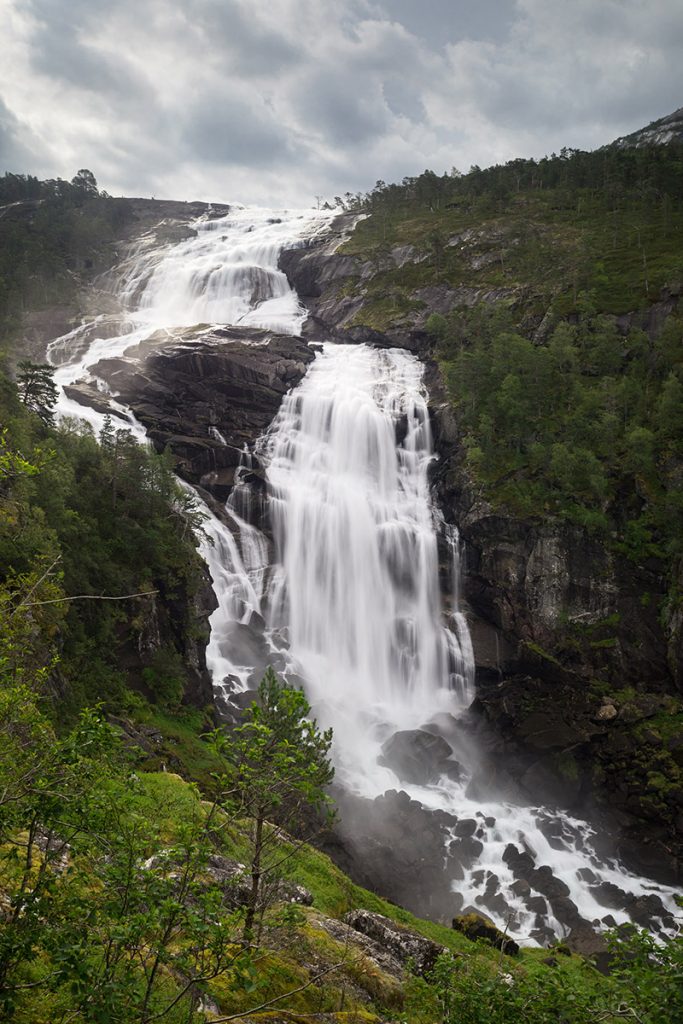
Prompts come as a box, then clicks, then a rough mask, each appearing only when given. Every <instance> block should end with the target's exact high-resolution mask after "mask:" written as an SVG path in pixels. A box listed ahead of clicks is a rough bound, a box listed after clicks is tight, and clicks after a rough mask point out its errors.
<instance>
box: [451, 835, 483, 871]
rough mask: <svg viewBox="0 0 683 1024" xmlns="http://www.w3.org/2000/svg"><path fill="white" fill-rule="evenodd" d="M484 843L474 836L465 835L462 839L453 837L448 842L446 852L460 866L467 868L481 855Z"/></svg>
mask: <svg viewBox="0 0 683 1024" xmlns="http://www.w3.org/2000/svg"><path fill="white" fill-rule="evenodd" d="M483 849H484V844H483V843H482V842H481V841H480V840H479V839H475V838H474V836H466V837H465V838H464V839H453V840H452V841H451V842H450V843H449V844H448V852H449V854H450V856H451V857H452V858H453V860H455V862H456V863H457V864H459V865H461V866H462V867H466V868H469V867H471V866H472V864H474V863H475V861H476V860H477V859H478V858H479V857H480V856H481V854H482V852H483Z"/></svg>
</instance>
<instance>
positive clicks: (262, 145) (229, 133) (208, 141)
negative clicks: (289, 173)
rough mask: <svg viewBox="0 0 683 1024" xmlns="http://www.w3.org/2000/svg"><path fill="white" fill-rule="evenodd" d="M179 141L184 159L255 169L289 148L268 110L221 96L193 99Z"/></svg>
mask: <svg viewBox="0 0 683 1024" xmlns="http://www.w3.org/2000/svg"><path fill="white" fill-rule="evenodd" d="M182 141H183V146H184V150H185V156H186V158H188V159H193V160H198V159H199V160H202V159H203V160H209V161H211V162H212V163H217V164H226V165H233V164H241V165H242V166H245V167H255V168H256V167H261V166H263V165H267V164H270V163H272V162H274V161H279V160H282V159H283V158H285V157H286V155H287V153H288V150H289V139H288V135H287V132H286V131H285V130H284V129H283V128H282V126H281V125H280V124H278V123H277V121H276V120H275V118H274V117H273V115H272V112H270V111H268V110H267V108H261V109H258V107H256V106H255V105H249V104H248V103H247V102H246V101H242V102H239V101H237V100H236V99H234V98H232V97H230V96H221V95H218V96H211V97H208V96H207V97H204V98H202V99H201V100H199V101H195V103H194V104H193V106H192V108H191V110H190V111H189V112H188V113H187V114H186V115H185V116H184V117H183V130H182Z"/></svg>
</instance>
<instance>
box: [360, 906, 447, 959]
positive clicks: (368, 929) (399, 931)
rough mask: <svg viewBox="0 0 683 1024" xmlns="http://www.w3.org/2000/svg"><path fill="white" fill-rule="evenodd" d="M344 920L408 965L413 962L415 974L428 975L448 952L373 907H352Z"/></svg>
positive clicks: (443, 947)
mask: <svg viewBox="0 0 683 1024" xmlns="http://www.w3.org/2000/svg"><path fill="white" fill-rule="evenodd" d="M344 921H345V922H346V923H347V924H349V925H351V927H352V928H354V929H355V930H356V931H357V932H360V933H361V934H362V935H366V936H367V937H368V938H370V939H372V940H373V941H374V942H376V943H377V944H378V945H379V946H381V947H382V948H383V949H386V950H387V951H388V952H389V953H390V954H391V955H392V956H394V957H395V958H396V959H397V960H398V961H399V962H400V963H402V964H404V965H405V964H407V963H408V961H411V963H412V964H413V965H414V971H415V973H416V974H422V975H423V974H428V973H429V971H431V970H432V968H433V967H434V964H435V963H436V961H437V958H438V957H439V956H440V955H441V954H442V953H447V952H448V950H447V949H446V947H445V946H439V945H438V943H436V942H432V940H431V939H426V938H425V937H424V936H423V935H419V934H418V933H417V932H413V931H410V930H409V929H408V928H402V927H401V926H400V925H398V924H396V922H395V921H391V920H390V919H389V918H388V917H383V916H382V915H381V914H375V913H373V912H372V911H370V910H351V911H349V913H348V914H346V915H345V916H344Z"/></svg>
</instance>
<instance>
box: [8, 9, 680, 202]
mask: <svg viewBox="0 0 683 1024" xmlns="http://www.w3.org/2000/svg"><path fill="white" fill-rule="evenodd" d="M0 16H1V20H0V31H1V35H0V39H1V40H2V41H1V43H0V46H1V54H2V58H1V59H0V170H12V171H28V172H31V173H34V174H38V175H39V176H41V177H55V176H61V177H68V178H70V177H72V176H73V174H74V173H75V171H76V170H77V169H78V168H80V167H89V168H91V169H92V170H93V171H94V173H95V175H96V177H97V179H98V181H99V183H100V185H101V186H102V187H104V188H106V189H107V190H108V191H110V192H111V193H113V194H116V195H119V194H125V195H154V196H156V197H157V198H160V197H165V198H177V199H215V200H225V201H229V200H239V201H242V202H258V203H265V204H287V203H301V204H303V205H309V204H310V203H311V202H312V200H313V197H314V196H315V195H316V194H322V195H325V196H326V197H330V198H331V197H333V196H334V195H338V194H341V193H343V192H345V191H356V190H359V189H360V190H366V189H367V188H369V187H371V186H372V185H373V184H374V182H375V180H376V179H377V178H383V179H385V180H387V181H396V180H400V179H401V178H402V177H403V176H404V175H407V174H415V173H419V172H420V171H422V170H424V168H425V167H430V168H432V169H434V170H436V171H439V172H441V171H444V170H449V169H450V168H451V167H453V166H456V167H458V168H459V169H461V170H467V169H468V168H469V166H470V165H471V164H474V163H477V164H480V165H481V166H486V165H488V164H490V163H495V162H498V161H502V160H508V159H511V158H513V157H516V156H542V155H543V154H544V153H549V152H552V151H553V150H555V151H556V150H559V149H560V148H561V147H562V146H578V147H581V148H586V149H590V148H594V147H596V146H599V145H601V144H603V143H604V142H607V141H610V140H611V139H613V138H615V137H616V136H618V135H621V134H624V133H626V132H629V131H632V130H634V129H636V128H639V127H641V126H642V125H644V124H647V123H648V122H649V121H651V120H654V119H655V118H657V117H661V116H662V115H664V114H668V113H670V112H671V111H673V110H675V109H676V108H677V107H680V106H682V105H683V60H682V59H681V55H682V54H683V2H681V0H0Z"/></svg>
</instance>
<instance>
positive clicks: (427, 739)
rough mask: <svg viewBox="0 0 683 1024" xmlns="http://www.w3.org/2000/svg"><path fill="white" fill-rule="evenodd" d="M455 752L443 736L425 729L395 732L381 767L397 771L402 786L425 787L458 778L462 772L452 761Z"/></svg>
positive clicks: (384, 748)
mask: <svg viewBox="0 0 683 1024" xmlns="http://www.w3.org/2000/svg"><path fill="white" fill-rule="evenodd" d="M452 753H453V748H452V747H451V745H450V744H449V743H447V742H446V740H445V739H444V738H443V737H442V736H437V735H435V734H434V733H431V732H426V731H425V730H424V729H405V730H402V731H401V732H395V733H394V735H393V736H391V737H390V738H389V739H388V740H387V741H386V742H385V743H384V745H383V747H382V756H381V758H380V764H383V765H385V766H386V767H387V768H391V769H392V771H395V772H396V774H397V775H398V777H399V779H401V780H402V781H403V782H412V783H415V784H416V785H420V786H424V785H428V784H429V783H430V782H436V781H437V780H438V779H439V777H440V776H441V775H448V776H449V777H450V778H452V777H453V775H454V774H455V775H456V777H457V776H459V774H460V773H461V771H462V769H461V766H460V765H459V764H458V762H457V761H453V760H451V754H452Z"/></svg>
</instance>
